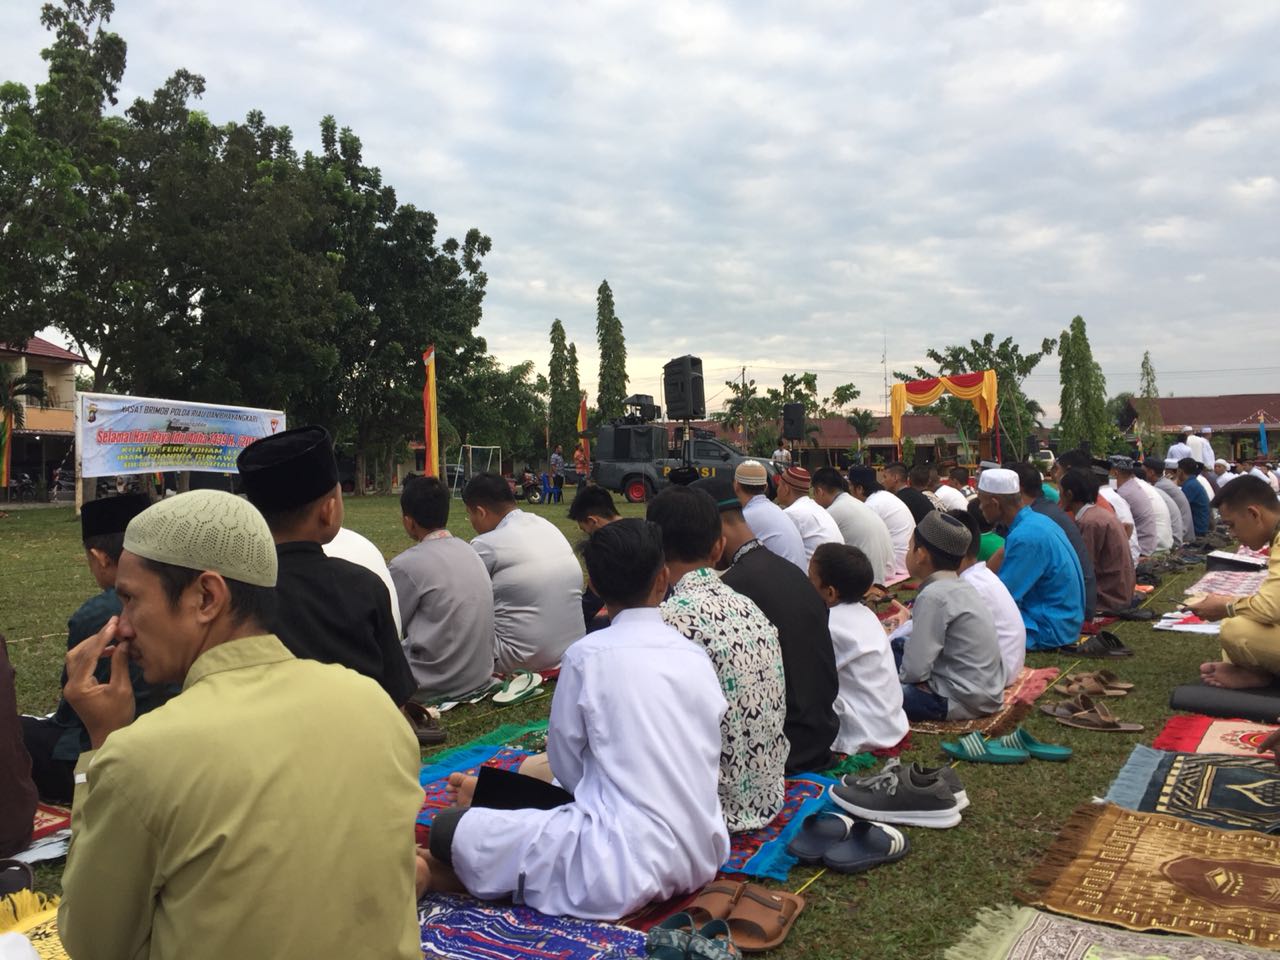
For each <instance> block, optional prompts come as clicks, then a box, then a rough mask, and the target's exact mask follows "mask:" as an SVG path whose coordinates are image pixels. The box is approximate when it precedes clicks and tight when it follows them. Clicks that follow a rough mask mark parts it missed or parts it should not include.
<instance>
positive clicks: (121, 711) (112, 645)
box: [62, 617, 134, 750]
mask: <svg viewBox="0 0 1280 960" xmlns="http://www.w3.org/2000/svg"><path fill="white" fill-rule="evenodd" d="M118 625H119V618H118V617H112V618H111V619H110V620H108V621H107V624H106V626H104V627H103V628H102V629H101V630H99V631H98V632H97V633H95V634H94V635H93V636H91V637H89V638H88V639H86V640H84V641H82V642H81V643H79V644H77V645H76V646H75V647H74V648H73V649H71V650H69V651H68V652H67V685H66V686H65V687H63V688H62V695H63V696H64V697H66V699H67V703H69V704H71V706H72V708H73V709H74V710H75V712H76V713H77V714H78V715H79V717H80V720H81V721H82V722H83V723H84V726H85V729H86V730H87V731H88V732H89V741H90V743H92V745H93V749H95V750H97V749H98V748H99V747H101V746H102V744H103V741H105V740H106V739H107V737H108V735H110V734H111V733H112V732H114V731H116V730H119V729H120V728H121V727H127V726H128V725H129V724H131V723H132V722H133V716H134V700H133V683H132V682H131V681H130V679H129V642H128V641H127V640H121V641H116V630H117V628H118ZM103 657H110V658H111V678H110V679H109V680H108V681H107V682H106V683H102V682H101V681H99V680H98V678H97V677H95V676H94V675H93V674H94V671H95V670H96V669H97V667H98V661H99V660H101V659H102V658H103Z"/></svg>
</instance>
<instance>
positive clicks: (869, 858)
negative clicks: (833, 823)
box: [822, 820, 911, 873]
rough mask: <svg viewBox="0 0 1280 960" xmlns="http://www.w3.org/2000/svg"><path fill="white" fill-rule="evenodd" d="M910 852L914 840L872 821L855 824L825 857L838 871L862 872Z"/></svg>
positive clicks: (830, 865) (833, 868)
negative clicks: (909, 839) (911, 841)
mask: <svg viewBox="0 0 1280 960" xmlns="http://www.w3.org/2000/svg"><path fill="white" fill-rule="evenodd" d="M910 852H911V843H910V841H908V840H907V838H906V837H905V836H904V835H903V833H902V831H901V830H898V829H897V828H896V827H891V826H888V825H887V824H883V823H873V822H872V821H870V820H859V821H857V822H855V823H854V824H853V827H852V829H851V830H850V831H849V835H848V836H847V837H845V839H843V840H841V841H840V842H839V843H837V844H836V845H835V846H833V847H832V848H831V849H830V850H828V851H827V853H826V855H825V856H824V857H823V858H822V862H823V863H824V864H825V865H826V866H828V867H830V868H831V869H832V870H834V871H836V873H862V872H864V871H866V870H870V869H871V868H872V867H878V866H880V865H881V864H882V863H894V862H896V861H898V860H901V859H902V858H903V857H905V856H906V855H907V854H908V853H910Z"/></svg>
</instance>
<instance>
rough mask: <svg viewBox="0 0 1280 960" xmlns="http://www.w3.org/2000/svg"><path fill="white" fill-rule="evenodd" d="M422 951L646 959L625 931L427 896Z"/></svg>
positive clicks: (475, 958)
mask: <svg viewBox="0 0 1280 960" xmlns="http://www.w3.org/2000/svg"><path fill="white" fill-rule="evenodd" d="M418 920H419V923H420V925H421V928H422V953H423V956H424V957H428V958H442V960H515V958H529V960H549V958H554V960H621V958H626V957H641V956H643V955H644V941H645V935H644V934H643V933H640V932H639V931H636V930H628V929H627V928H626V927H618V926H614V925H613V924H610V923H597V922H595V921H592V920H575V919H574V918H572V917H549V916H547V915H546V914H544V913H539V912H538V911H537V910H534V909H532V908H530V907H517V906H512V905H510V904H498V903H484V902H482V901H479V900H475V899H473V898H471V897H466V896H458V895H455V894H447V893H429V894H427V895H426V896H425V897H423V898H422V900H421V901H419V903H418Z"/></svg>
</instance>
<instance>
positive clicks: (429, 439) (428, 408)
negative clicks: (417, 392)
mask: <svg viewBox="0 0 1280 960" xmlns="http://www.w3.org/2000/svg"><path fill="white" fill-rule="evenodd" d="M422 365H423V367H424V369H425V371H426V378H425V380H424V382H423V384H422V445H423V450H424V457H423V461H424V462H423V473H424V474H425V475H426V476H428V477H438V476H440V429H439V423H438V421H437V418H436V345H435V344H434V343H433V344H430V345H429V346H428V347H427V349H426V350H424V351H423V353H422Z"/></svg>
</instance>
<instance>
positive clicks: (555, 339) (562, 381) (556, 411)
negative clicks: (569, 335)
mask: <svg viewBox="0 0 1280 960" xmlns="http://www.w3.org/2000/svg"><path fill="white" fill-rule="evenodd" d="M575 356H576V350H575ZM547 386H548V398H547V430H548V434H549V437H550V441H551V445H552V446H553V447H554V446H555V445H556V444H557V443H561V444H564V445H565V446H566V447H568V446H572V444H573V435H574V433H575V432H576V431H575V429H574V425H575V422H576V421H577V418H578V396H577V391H576V390H574V389H572V388H571V386H570V384H569V346H568V343H567V341H566V339H565V334H564V325H563V324H561V323H560V320H559V318H557V319H556V320H553V321H552V323H551V360H550V362H549V363H548V364H547Z"/></svg>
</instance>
